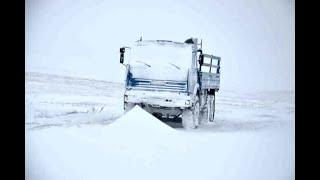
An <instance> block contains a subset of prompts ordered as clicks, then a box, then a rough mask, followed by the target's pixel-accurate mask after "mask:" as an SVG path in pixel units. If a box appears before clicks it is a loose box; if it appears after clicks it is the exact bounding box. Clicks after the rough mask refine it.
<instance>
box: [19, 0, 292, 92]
mask: <svg viewBox="0 0 320 180" xmlns="http://www.w3.org/2000/svg"><path fill="white" fill-rule="evenodd" d="M294 7H295V2H294V1H289V0H268V1H253V0H230V1H224V0H215V1H210V0H203V1H194V0H186V1H169V0H161V1H146V0H145V1H143V0H135V1H128V0H123V1H115V0H108V1H102V0H94V1H80V0H77V1H72V0H70V1H64V0H54V1H51V0H28V1H26V32H25V33H26V71H30V72H47V73H53V74H63V75H72V76H78V77H85V78H92V79H100V80H107V81H114V82H123V80H124V70H125V68H124V67H123V66H121V65H120V64H119V47H121V46H123V45H128V44H130V43H132V42H133V41H135V40H137V39H138V38H140V36H142V37H143V39H167V40H174V41H180V42H183V41H184V40H186V39H187V38H189V37H198V38H199V39H203V49H204V51H205V52H206V53H209V54H211V53H212V54H214V55H217V56H221V57H222V62H221V66H222V69H221V73H222V76H221V89H222V90H223V89H228V90H241V91H262V90H290V91H293V90H294V67H295V63H294V60H295V56H294V50H295V45H294V41H295V39H294V35H295V30H294V25H295V22H294V19H295V15H294Z"/></svg>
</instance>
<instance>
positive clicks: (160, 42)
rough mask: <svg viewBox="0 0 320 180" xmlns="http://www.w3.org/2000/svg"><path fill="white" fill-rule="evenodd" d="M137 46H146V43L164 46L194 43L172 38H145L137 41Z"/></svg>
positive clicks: (180, 45) (183, 45)
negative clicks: (172, 39) (171, 39)
mask: <svg viewBox="0 0 320 180" xmlns="http://www.w3.org/2000/svg"><path fill="white" fill-rule="evenodd" d="M135 45H136V46H146V45H163V46H174V47H182V48H184V47H190V46H191V45H192V44H189V43H182V42H176V41H170V40H143V41H136V43H135Z"/></svg>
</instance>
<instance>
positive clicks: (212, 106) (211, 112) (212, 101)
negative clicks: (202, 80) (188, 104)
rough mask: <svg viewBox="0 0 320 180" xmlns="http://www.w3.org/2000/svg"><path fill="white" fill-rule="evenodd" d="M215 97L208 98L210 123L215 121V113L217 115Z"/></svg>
mask: <svg viewBox="0 0 320 180" xmlns="http://www.w3.org/2000/svg"><path fill="white" fill-rule="evenodd" d="M215 101H216V97H215V95H210V96H208V116H209V117H208V120H209V122H213V120H214V113H215V104H216V103H215Z"/></svg>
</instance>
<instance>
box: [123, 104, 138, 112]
mask: <svg viewBox="0 0 320 180" xmlns="http://www.w3.org/2000/svg"><path fill="white" fill-rule="evenodd" d="M134 105H135V104H134V103H128V102H125V103H124V104H123V108H124V112H125V113H126V112H128V111H130V110H131V109H132V108H133V107H134Z"/></svg>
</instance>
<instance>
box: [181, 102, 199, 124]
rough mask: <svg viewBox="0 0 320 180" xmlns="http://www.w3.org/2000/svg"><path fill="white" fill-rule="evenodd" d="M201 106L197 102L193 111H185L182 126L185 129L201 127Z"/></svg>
mask: <svg viewBox="0 0 320 180" xmlns="http://www.w3.org/2000/svg"><path fill="white" fill-rule="evenodd" d="M199 112H200V104H199V101H196V103H195V105H194V106H193V108H192V109H185V110H184V111H183V113H182V126H183V127H184V128H185V129H195V128H196V127H197V126H198V125H199Z"/></svg>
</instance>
